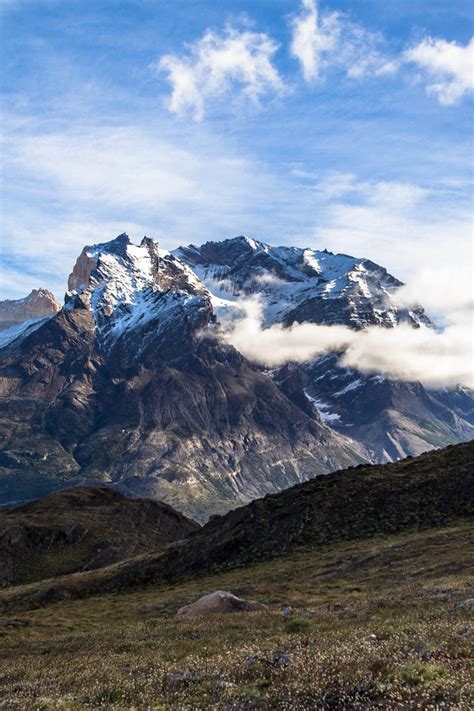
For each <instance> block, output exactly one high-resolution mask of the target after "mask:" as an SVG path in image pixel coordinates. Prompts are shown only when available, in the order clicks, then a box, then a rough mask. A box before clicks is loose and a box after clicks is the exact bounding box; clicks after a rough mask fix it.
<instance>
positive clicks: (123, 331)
mask: <svg viewBox="0 0 474 711" xmlns="http://www.w3.org/2000/svg"><path fill="white" fill-rule="evenodd" d="M69 287H70V291H69V292H68V295H67V299H66V304H65V306H64V308H63V309H62V310H61V311H60V312H59V313H58V314H57V315H55V316H53V317H52V318H49V319H47V320H46V321H45V322H44V323H42V324H41V325H40V326H39V327H38V328H36V330H34V331H30V330H26V331H25V332H23V333H21V334H19V335H17V337H16V338H13V339H12V340H11V341H10V342H9V343H6V345H5V346H4V347H3V349H2V350H1V351H0V358H1V363H0V393H1V400H0V407H1V413H2V417H1V420H0V435H1V449H0V501H1V502H2V503H3V504H4V505H6V504H9V505H12V504H14V503H18V502H21V501H25V500H28V499H31V498H34V497H38V496H43V495H45V494H47V493H49V492H50V491H52V490H56V489H60V488H65V487H68V486H72V485H78V484H85V483H87V484H109V485H112V486H114V487H116V488H118V489H119V490H121V491H122V492H124V493H127V494H129V495H133V496H147V497H151V498H157V499H160V500H163V501H166V502H168V503H170V504H172V505H173V506H175V507H176V508H178V509H179V510H182V511H184V512H186V513H187V514H189V515H190V516H192V517H193V518H195V519H196V520H200V521H203V520H205V519H206V517H207V516H208V515H209V514H212V513H217V512H223V511H227V510H229V509H230V508H233V507H235V506H238V505H240V504H242V503H245V502H247V501H249V500H251V499H252V498H256V497H258V496H262V495H264V494H266V493H269V492H275V491H278V490H280V489H282V488H285V487H287V486H291V485H292V484H294V483H296V482H298V481H303V480H305V479H307V478H308V477H309V476H314V475H317V474H324V473H327V472H329V471H333V470H334V469H337V468H338V467H341V466H346V465H348V464H352V463H357V462H360V461H362V460H363V459H364V458H366V454H365V451H364V450H363V449H362V448H361V447H360V446H359V445H358V444H356V443H353V442H352V441H351V440H350V439H349V438H348V437H345V436H344V435H340V434H338V433H335V432H333V431H332V430H331V429H330V428H328V427H327V426H326V425H325V424H324V423H323V422H322V420H321V418H320V416H319V414H318V412H317V411H316V410H315V409H314V408H313V407H312V406H311V404H310V403H309V402H308V401H307V399H306V398H305V397H304V393H303V391H302V388H301V383H299V381H298V379H295V380H294V383H293V387H292V389H291V392H290V391H289V390H288V389H287V388H286V389H285V387H280V386H279V384H278V383H275V382H274V381H273V380H272V379H271V378H270V377H269V376H268V375H267V374H265V373H263V372H261V370H260V369H258V368H256V367H254V366H253V365H252V364H250V363H249V362H248V361H247V360H246V359H245V358H243V357H242V356H241V355H240V354H239V353H238V352H237V351H236V350H235V349H233V348H232V347H230V346H226V345H223V344H221V343H219V342H218V341H216V340H215V339H214V338H212V337H206V336H205V335H204V334H203V329H204V328H205V327H206V326H207V325H208V324H209V323H212V322H213V321H214V320H215V314H214V311H213V306H212V301H211V295H210V293H209V291H208V290H207V289H206V287H205V286H204V284H203V283H202V282H201V281H200V280H199V278H198V277H197V276H196V275H195V274H194V273H193V272H192V271H191V270H190V269H189V267H188V266H186V265H185V264H184V263H182V262H181V261H179V260H178V259H177V258H176V257H174V256H172V255H168V254H166V253H162V254H161V255H158V249H157V245H156V243H154V242H152V241H151V240H148V239H147V238H145V239H144V240H143V241H142V244H141V245H140V246H139V247H137V246H135V245H132V244H131V242H130V240H129V238H128V237H127V235H120V236H119V237H118V238H117V239H115V240H113V241H112V242H109V243H105V244H102V245H94V246H92V247H87V248H85V249H84V250H83V252H82V254H81V255H80V257H79V259H78V261H77V263H76V265H75V267H74V269H73V272H72V274H71V276H70V279H69Z"/></svg>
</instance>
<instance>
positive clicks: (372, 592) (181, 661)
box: [0, 524, 474, 711]
mask: <svg viewBox="0 0 474 711" xmlns="http://www.w3.org/2000/svg"><path fill="white" fill-rule="evenodd" d="M473 533H474V531H473V528H472V527H469V526H467V524H466V525H461V524H460V525H459V526H457V527H452V528H450V529H439V530H437V531H425V532H423V533H417V534H410V533H407V534H403V535H398V536H393V537H387V538H377V539H372V540H364V541H357V542H351V543H347V542H345V543H338V544H333V545H331V546H326V547H325V548H322V549H320V550H319V551H318V550H301V551H299V552H297V553H295V554H294V555H292V556H291V557H288V558H284V559H279V560H274V561H271V562H268V563H261V564H259V565H256V566H253V567H248V568H243V569H240V570H234V571H232V572H229V573H221V574H218V575H214V576H207V577H204V578H200V579H198V580H193V581H189V582H184V583H181V584H176V585H174V586H172V587H171V586H170V587H160V588H150V589H147V590H145V591H135V592H130V593H128V594H122V595H118V594H117V595H107V596H102V597H97V598H90V599H87V600H82V601H70V602H61V603H57V604H55V605H51V606H49V607H46V608H43V609H39V610H36V611H30V612H27V613H21V614H17V615H15V616H12V615H10V616H9V617H4V618H0V707H2V708H13V709H28V711H29V710H33V709H68V710H69V709H71V710H74V709H87V708H89V709H100V708H102V709H108V708H113V709H132V708H135V709H173V710H174V709H203V708H204V709H206V708H209V709H254V708H255V709H295V710H296V709H318V708H320V709H325V708H327V709H343V708H350V709H352V708H363V709H371V708H385V709H387V708H389V709H407V708H409V709H411V708H422V709H433V710H434V709H437V710H438V709H448V708H449V709H470V708H473V706H474V686H473V683H472V677H473V675H472V671H473V670H472V659H473V657H472V651H473V649H472V646H473V645H472V643H473V639H474V638H473V628H472V626H471V625H470V619H469V617H470V614H472V612H471V613H470V611H469V609H468V608H459V607H458V603H459V602H460V601H462V600H465V599H466V598H471V597H474V587H473V581H472V578H470V577H469V573H470V571H471V570H472V568H473V565H472V564H473V560H472V552H471V551H472V548H473V547H472V542H473ZM235 588H246V591H241V594H242V596H243V597H247V598H254V599H257V600H259V601H261V602H265V603H267V604H268V607H269V609H268V612H264V613H254V614H250V615H249V614H235V615H228V616H214V617H212V618H206V619H201V620H195V621H193V620H181V621H179V622H177V621H175V619H174V615H175V613H176V610H177V609H178V607H180V606H181V605H183V604H185V603H188V602H190V601H193V600H194V599H196V598H197V597H199V596H200V595H201V594H204V593H205V592H210V591H212V590H216V589H235ZM284 606H291V607H292V608H293V611H292V613H291V614H290V615H288V616H285V615H283V614H282V608H283V607H284Z"/></svg>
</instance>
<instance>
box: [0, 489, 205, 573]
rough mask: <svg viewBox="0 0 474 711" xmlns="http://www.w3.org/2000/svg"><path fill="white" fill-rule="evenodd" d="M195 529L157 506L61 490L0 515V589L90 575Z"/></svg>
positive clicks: (106, 493)
mask: <svg viewBox="0 0 474 711" xmlns="http://www.w3.org/2000/svg"><path fill="white" fill-rule="evenodd" d="M197 529H199V525H198V524H197V523H195V522H194V521H192V520H191V519H188V518H186V516H183V514H181V513H179V512H178V511H175V510H174V509H172V508H171V506H168V505H167V504H164V503H161V502H160V501H150V500H147V499H129V498H126V497H125V496H123V495H122V494H120V493H119V492H117V491H114V490H113V489H109V488H106V487H97V488H92V487H77V488H73V489H66V490H64V491H60V492H57V493H54V494H51V495H50V496H46V497H45V498H43V499H39V500H36V501H32V502H30V503H28V504H25V505H24V506H20V507H18V508H14V509H6V510H2V511H0V559H1V560H2V565H1V567H0V587H6V586H8V585H20V584H23V583H29V582H33V581H35V580H40V579H44V578H50V577H54V576H58V575H64V574H68V573H74V572H78V571H83V570H93V569H95V568H99V567H102V566H105V565H110V564H111V563H116V562H117V561H119V560H124V559H126V558H130V557H132V556H135V555H139V554H142V553H147V552H151V551H154V552H156V551H157V550H159V549H160V548H162V547H163V546H164V545H166V544H168V543H171V542H173V541H177V540H180V539H182V538H185V537H186V536H187V535H189V534H190V533H191V532H193V531H196V530H197Z"/></svg>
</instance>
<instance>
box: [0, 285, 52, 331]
mask: <svg viewBox="0 0 474 711" xmlns="http://www.w3.org/2000/svg"><path fill="white" fill-rule="evenodd" d="M60 308H61V304H60V303H59V302H58V301H56V299H55V297H54V294H52V293H51V292H50V291H48V290H47V289H32V291H31V292H30V293H29V294H28V296H25V297H24V298H23V299H13V300H10V299H5V300H4V301H0V331H3V330H4V329H6V328H9V327H10V326H14V325H16V324H19V323H22V322H23V321H31V320H34V319H38V318H41V317H43V316H50V315H51V314H54V313H55V312H56V311H59V309H60Z"/></svg>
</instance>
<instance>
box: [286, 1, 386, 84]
mask: <svg viewBox="0 0 474 711" xmlns="http://www.w3.org/2000/svg"><path fill="white" fill-rule="evenodd" d="M291 26H292V41H291V54H292V55H293V57H295V58H296V59H297V60H298V61H299V63H300V65H301V69H302V72H303V76H304V79H305V81H307V82H309V83H312V82H315V81H316V80H317V79H319V78H321V76H322V74H323V72H324V70H326V69H328V68H330V67H334V68H337V69H339V70H342V71H344V72H345V74H346V76H347V77H349V78H352V79H360V78H362V77H366V76H386V75H389V74H393V73H395V72H396V71H397V70H398V67H399V61H398V59H396V58H393V57H390V56H388V55H387V54H386V53H385V51H382V50H381V49H380V48H381V47H382V46H383V44H384V41H383V38H382V36H381V35H379V34H377V33H374V32H370V31H368V30H366V29H365V28H364V27H363V26H362V25H359V24H357V23H355V22H352V21H350V20H349V19H348V18H347V17H346V16H345V15H343V14H341V13H337V12H331V13H322V12H320V11H319V8H318V4H317V2H316V0H302V4H301V14H299V15H298V16H296V17H294V18H293V19H292V21H291Z"/></svg>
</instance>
